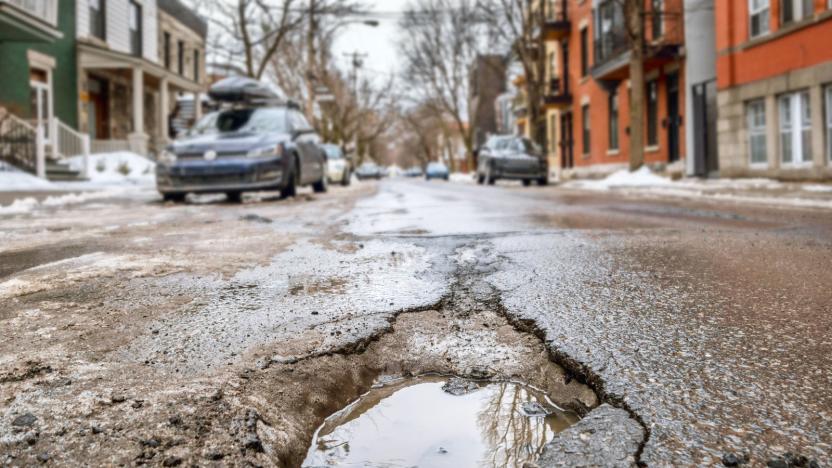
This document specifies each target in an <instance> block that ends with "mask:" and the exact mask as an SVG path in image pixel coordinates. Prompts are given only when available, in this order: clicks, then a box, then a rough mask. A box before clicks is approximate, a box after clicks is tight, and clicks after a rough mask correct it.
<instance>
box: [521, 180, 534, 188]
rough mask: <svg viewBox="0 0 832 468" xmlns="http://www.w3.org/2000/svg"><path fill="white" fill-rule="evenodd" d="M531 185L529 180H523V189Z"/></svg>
mask: <svg viewBox="0 0 832 468" xmlns="http://www.w3.org/2000/svg"><path fill="white" fill-rule="evenodd" d="M531 184H532V181H531V180H529V179H523V187H528V186H529V185H531Z"/></svg>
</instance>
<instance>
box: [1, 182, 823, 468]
mask: <svg viewBox="0 0 832 468" xmlns="http://www.w3.org/2000/svg"><path fill="white" fill-rule="evenodd" d="M830 264H832V214H830V212H829V211H823V210H812V209H806V208H789V209H785V208H782V209H778V208H767V207H762V206H754V205H742V204H732V203H730V202H727V201H686V200H678V199H674V200H664V199H661V198H660V197H648V196H643V195H639V196H624V195H621V194H613V195H610V194H604V193H586V192H581V191H576V190H564V189H558V188H552V187H550V188H529V189H526V188H521V187H513V186H503V187H500V186H498V187H479V186H470V185H456V184H446V183H435V182H434V183H425V182H421V181H395V180H393V181H384V182H382V183H380V184H375V183H365V184H358V185H355V186H353V187H351V188H348V189H341V188H335V189H333V190H332V191H331V193H329V194H326V195H324V196H318V195H311V194H309V193H305V194H301V195H300V196H298V197H296V198H295V199H292V200H288V201H279V200H276V198H275V197H274V196H273V195H270V194H266V195H262V194H261V195H255V196H252V197H249V198H247V200H246V203H244V204H243V205H235V204H230V203H226V202H224V200H223V199H222V197H199V198H197V199H194V200H191V202H189V203H188V204H185V205H171V204H164V203H162V202H161V201H159V199H158V197H156V196H155V194H153V193H152V192H137V193H135V194H132V195H130V196H119V197H118V198H105V199H94V200H89V201H86V202H82V203H77V204H71V205H66V206H46V205H44V206H40V207H38V208H37V209H35V210H34V211H33V212H32V213H27V214H18V215H8V216H0V329H2V330H3V335H4V336H3V340H1V341H0V464H4V465H11V466H24V465H29V464H32V463H36V462H38V463H39V462H49V463H52V464H56V465H75V464H78V463H82V462H83V463H92V464H128V465H137V464H150V465H165V466H176V465H179V464H197V465H206V464H221V465H224V464H244V463H250V464H254V465H266V466H269V465H273V466H299V465H300V464H301V462H302V461H303V459H304V458H305V457H306V456H307V451H308V450H309V448H310V446H311V444H312V440H313V439H312V438H313V434H314V432H315V429H316V428H318V427H319V426H320V425H321V424H322V423H323V422H324V419H325V418H327V417H328V416H330V415H332V414H334V413H336V412H338V411H339V410H341V409H343V408H344V407H346V406H347V405H349V404H350V403H352V402H355V401H356V400H357V399H358V398H359V397H360V396H361V395H364V394H365V393H366V392H368V391H370V390H371V389H372V387H373V386H374V385H378V384H379V382H388V381H389V382H395V381H398V379H402V378H407V377H408V376H419V375H423V374H428V373H431V372H439V373H442V374H454V375H459V376H462V377H464V378H472V379H475V380H477V381H484V382H491V385H498V382H505V381H518V382H523V383H524V384H528V385H532V386H533V387H535V388H540V389H541V391H542V392H544V393H546V394H547V395H549V396H550V397H551V399H552V401H553V403H555V404H557V405H559V406H561V407H563V408H568V409H569V410H571V411H573V412H574V413H575V414H579V415H581V416H583V417H584V419H582V420H581V421H579V422H577V424H575V425H574V426H572V427H570V428H568V429H566V430H564V431H563V432H561V433H560V434H554V431H553V432H552V433H551V434H549V433H547V434H546V436H545V439H547V440H546V442H548V445H547V446H546V447H545V449H543V450H537V449H535V450H536V451H534V452H533V456H530V457H526V458H524V459H523V460H520V459H519V458H517V457H514V458H510V461H509V462H507V463H496V462H495V463H474V465H477V464H479V465H486V466H521V465H522V463H521V462H527V461H528V462H531V461H532V460H533V459H534V458H537V454H538V453H542V454H543V455H542V456H541V457H540V458H539V460H537V464H539V466H569V465H576V464H584V465H598V464H601V465H609V466H626V465H629V464H634V463H644V464H647V465H658V466H664V465H713V464H719V463H721V462H723V461H726V462H728V464H732V463H733V462H734V461H739V462H742V461H745V460H748V461H749V462H750V463H751V464H753V465H764V464H765V463H766V462H769V461H772V462H775V461H777V459H778V457H781V458H780V460H779V461H782V462H784V463H785V462H788V461H790V462H793V463H792V464H793V465H795V464H797V463H798V462H802V460H801V459H800V457H801V456H802V457H806V460H805V464H806V466H808V465H809V463H810V462H811V461H814V462H816V463H817V464H818V465H819V466H828V465H829V464H830V463H832V458H831V457H830V453H832V436H830V434H832V392H830V389H832V329H831V328H832V327H831V326H830V325H832V273H830V272H829V265H830ZM382 387H384V386H382ZM411 388H412V387H411ZM431 405H433V406H436V405H437V403H436V402H433V403H431V400H430V399H425V406H431ZM599 405H600V406H599ZM359 419H360V418H359ZM572 422H574V421H572ZM559 430H560V429H559ZM443 448H445V449H447V447H443ZM513 448H515V447H512V449H513ZM537 448H540V447H537ZM437 450H438V449H437ZM787 453H789V454H792V455H790V456H789V457H787V456H786V454H787ZM567 454H568V456H567ZM428 465H431V463H427V464H426V465H424V466H428ZM530 466H531V465H530Z"/></svg>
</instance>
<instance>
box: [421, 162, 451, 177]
mask: <svg viewBox="0 0 832 468" xmlns="http://www.w3.org/2000/svg"><path fill="white" fill-rule="evenodd" d="M450 177H451V173H450V171H448V166H446V165H444V164H443V163H441V162H432V163H430V164H428V167H427V168H426V169H425V179H427V180H431V179H443V180H448V179H450Z"/></svg>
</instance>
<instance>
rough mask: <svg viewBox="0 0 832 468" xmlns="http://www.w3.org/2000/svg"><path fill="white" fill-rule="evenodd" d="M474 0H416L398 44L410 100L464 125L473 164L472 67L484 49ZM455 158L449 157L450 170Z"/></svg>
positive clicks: (404, 24)
mask: <svg viewBox="0 0 832 468" xmlns="http://www.w3.org/2000/svg"><path fill="white" fill-rule="evenodd" d="M475 10H476V9H475V5H474V3H473V1H472V0H417V1H416V2H415V3H414V4H411V5H410V7H409V8H408V10H407V11H406V12H405V14H404V16H403V17H402V20H401V23H400V24H401V27H402V29H403V30H404V37H403V39H402V40H401V42H400V43H399V48H400V50H401V52H402V55H403V57H404V61H405V76H406V77H407V81H408V82H409V83H410V84H411V87H410V94H411V99H412V100H413V101H415V102H418V103H421V104H422V105H423V106H425V107H426V108H427V109H431V110H432V111H433V113H434V115H435V116H436V117H438V118H443V119H444V118H445V117H447V118H449V119H451V120H452V121H453V122H454V123H455V125H456V126H457V127H458V128H459V129H460V132H461V135H462V138H463V140H464V143H465V148H466V153H467V155H466V157H467V159H468V162H469V167H473V165H474V156H473V144H474V143H473V133H472V131H471V128H470V126H469V125H467V122H466V121H467V118H468V112H469V109H470V108H471V94H470V92H469V70H470V67H471V65H472V64H473V63H474V60H475V59H476V57H477V55H479V53H480V51H481V50H482V48H483V36H482V32H483V31H482V26H483V25H482V22H481V21H480V20H479V19H478V17H477V15H476V11H475ZM453 165H454V161H453V160H452V161H451V170H454V169H455V167H453Z"/></svg>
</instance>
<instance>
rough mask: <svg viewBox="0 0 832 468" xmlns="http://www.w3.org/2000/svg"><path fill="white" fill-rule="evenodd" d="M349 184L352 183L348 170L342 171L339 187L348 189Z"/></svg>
mask: <svg viewBox="0 0 832 468" xmlns="http://www.w3.org/2000/svg"><path fill="white" fill-rule="evenodd" d="M350 183H352V174H350V171H349V169H347V170H345V171H344V176H343V178H341V185H342V186H344V187H349V185H350Z"/></svg>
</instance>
